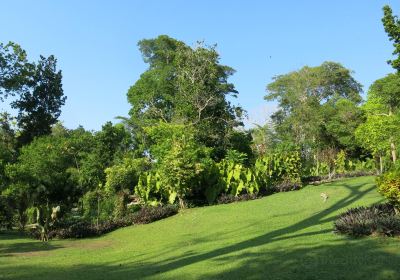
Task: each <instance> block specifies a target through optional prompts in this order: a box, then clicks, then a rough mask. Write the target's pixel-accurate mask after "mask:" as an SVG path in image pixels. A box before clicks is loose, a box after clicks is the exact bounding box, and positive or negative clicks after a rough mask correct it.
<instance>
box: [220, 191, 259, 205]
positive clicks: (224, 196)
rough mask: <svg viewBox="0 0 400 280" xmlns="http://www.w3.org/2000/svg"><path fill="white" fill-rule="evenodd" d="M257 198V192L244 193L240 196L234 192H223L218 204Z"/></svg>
mask: <svg viewBox="0 0 400 280" xmlns="http://www.w3.org/2000/svg"><path fill="white" fill-rule="evenodd" d="M254 199H257V195H256V194H242V195H238V196H234V195H232V194H224V193H223V194H222V195H221V196H220V197H218V199H217V204H228V203H232V202H238V201H247V200H254Z"/></svg>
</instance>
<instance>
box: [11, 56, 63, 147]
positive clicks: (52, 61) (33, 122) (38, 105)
mask: <svg viewBox="0 0 400 280" xmlns="http://www.w3.org/2000/svg"><path fill="white" fill-rule="evenodd" d="M61 80H62V74H61V71H57V59H56V58H55V57H54V56H52V55H51V56H49V57H48V58H45V57H43V56H40V60H39V62H38V64H37V65H35V69H34V73H33V76H32V81H31V82H30V84H29V86H30V87H29V89H27V90H25V91H23V92H22V93H21V95H20V97H19V99H18V100H16V101H14V102H12V103H11V106H12V107H13V108H14V109H18V111H19V112H18V116H17V121H18V126H19V127H20V129H21V130H22V131H21V134H20V136H19V142H20V143H21V144H22V145H24V144H27V143H29V142H31V141H32V140H33V139H34V138H35V137H37V136H41V135H48V134H50V133H51V126H52V125H54V124H55V123H56V122H57V119H58V117H59V116H60V114H61V106H62V105H64V103H65V100H66V96H64V92H63V89H62V83H61Z"/></svg>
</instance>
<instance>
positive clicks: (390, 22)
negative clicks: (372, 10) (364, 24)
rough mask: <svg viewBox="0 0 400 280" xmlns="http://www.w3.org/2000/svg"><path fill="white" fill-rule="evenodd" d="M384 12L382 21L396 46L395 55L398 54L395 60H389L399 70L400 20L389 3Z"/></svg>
mask: <svg viewBox="0 0 400 280" xmlns="http://www.w3.org/2000/svg"><path fill="white" fill-rule="evenodd" d="M383 13H384V15H383V18H382V23H383V26H384V28H385V31H386V33H387V34H388V36H389V39H390V41H393V46H394V48H395V49H394V51H393V55H395V56H397V57H396V58H395V59H393V60H388V64H390V65H391V66H392V67H393V68H394V69H396V70H397V71H399V70H400V58H399V57H398V56H399V55H400V21H399V19H398V18H397V16H395V15H393V12H392V9H391V8H390V7H389V6H388V5H385V6H384V7H383Z"/></svg>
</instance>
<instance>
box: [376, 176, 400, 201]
mask: <svg viewBox="0 0 400 280" xmlns="http://www.w3.org/2000/svg"><path fill="white" fill-rule="evenodd" d="M376 184H377V186H378V191H379V192H380V193H381V194H382V195H383V196H384V197H386V198H387V199H388V200H389V201H390V202H391V203H393V204H394V205H395V206H397V207H399V206H400V171H399V170H394V171H391V172H387V173H385V174H383V175H382V176H379V177H378V178H377V179H376Z"/></svg>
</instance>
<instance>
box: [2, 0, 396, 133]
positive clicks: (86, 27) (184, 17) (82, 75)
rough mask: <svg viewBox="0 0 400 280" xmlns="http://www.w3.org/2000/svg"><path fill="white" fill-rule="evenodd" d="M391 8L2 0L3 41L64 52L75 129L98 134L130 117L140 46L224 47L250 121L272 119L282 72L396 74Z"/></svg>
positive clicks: (66, 118) (140, 67)
mask: <svg viewBox="0 0 400 280" xmlns="http://www.w3.org/2000/svg"><path fill="white" fill-rule="evenodd" d="M384 4H389V5H391V7H392V8H393V10H394V13H395V14H400V3H399V1H381V0H368V1H365V0H335V1H321V0H319V1H317V0H315V1H311V0H310V1H306V0H304V1H299V0H292V1H282V0H281V1H262V0H260V1H249V0H246V1H244V0H243V1H234V0H230V1H228V0H226V1H222V0H209V1H204V0H203V1H199V0H198V1H188V0H169V1H164V0H158V1H154V0H143V1H133V0H131V1H119V0H114V1H111V0H109V1H100V0H97V1H83V0H82V1H71V0H68V1H67V0H64V1H54V0H48V1H41V0H36V1H29V0H26V1H18V0H10V1H5V0H0V11H1V16H0V26H1V28H0V42H8V41H14V42H17V43H19V44H20V45H21V46H22V47H23V48H24V49H25V50H26V51H27V52H28V55H29V58H30V59H31V60H37V59H38V57H39V55H40V54H43V55H46V56H47V55H50V54H54V55H55V56H56V57H57V58H58V62H59V68H60V69H61V70H62V71H63V84H64V92H65V94H66V95H67V97H68V99H67V103H66V105H65V106H64V107H63V113H62V115H61V120H62V121H63V122H64V124H65V125H66V126H67V127H69V128H75V127H76V126H78V125H79V124H81V125H83V126H84V127H85V128H87V129H96V130H97V129H100V128H101V125H102V124H104V123H105V122H106V121H108V120H114V117H116V116H118V115H122V116H126V115H127V114H128V111H129V108H130V106H129V104H128V102H127V100H126V93H127V90H128V88H129V87H130V86H131V85H132V84H134V82H135V81H136V80H137V79H138V78H139V76H140V74H141V73H142V72H143V71H144V70H145V69H146V65H145V64H144V63H143V61H142V58H141V56H140V53H139V51H138V49H137V46H136V44H137V42H138V41H139V40H141V39H143V38H153V37H156V36H157V35H159V34H167V35H169V36H172V37H174V38H177V39H179V40H182V41H184V42H186V43H187V44H189V45H193V44H194V43H195V42H196V41H197V40H205V42H206V43H208V44H214V43H217V44H218V51H219V52H220V54H221V62H222V63H224V64H226V65H229V66H231V67H233V68H235V69H236V70H237V72H236V74H235V75H234V76H233V77H232V79H231V81H232V82H234V83H235V85H236V88H237V89H238V90H239V92H240V94H239V97H238V99H237V100H236V102H237V103H239V104H240V105H242V106H243V107H244V108H245V109H247V110H248V112H249V115H250V120H249V121H248V122H249V123H251V122H263V121H264V120H265V118H266V116H267V115H268V114H270V113H271V111H272V110H274V108H275V106H276V105H275V104H274V103H267V102H266V101H264V100H263V96H264V95H265V87H266V84H267V83H269V82H270V81H271V78H272V77H273V76H275V75H278V74H284V73H287V72H289V71H292V70H296V69H299V68H301V67H302V66H304V65H310V66H316V65H319V64H321V63H322V62H323V61H327V60H329V61H337V62H340V63H342V64H343V65H344V66H346V67H347V68H350V69H352V70H354V71H355V74H354V76H355V77H356V79H357V80H358V81H359V82H361V83H362V84H363V85H364V88H365V89H367V88H368V86H369V85H370V84H371V83H372V82H373V81H374V80H376V79H378V78H381V77H382V76H384V75H385V74H387V73H389V72H391V71H392V70H391V68H390V67H389V66H388V65H387V64H386V60H387V59H389V58H390V57H391V53H392V50H393V48H392V45H391V43H390V42H389V40H388V39H387V36H386V34H385V33H384V30H383V27H382V24H381V17H382V6H383V5H384ZM2 109H3V110H9V108H8V107H7V105H6V104H4V103H0V110H2Z"/></svg>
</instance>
